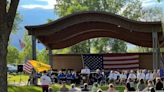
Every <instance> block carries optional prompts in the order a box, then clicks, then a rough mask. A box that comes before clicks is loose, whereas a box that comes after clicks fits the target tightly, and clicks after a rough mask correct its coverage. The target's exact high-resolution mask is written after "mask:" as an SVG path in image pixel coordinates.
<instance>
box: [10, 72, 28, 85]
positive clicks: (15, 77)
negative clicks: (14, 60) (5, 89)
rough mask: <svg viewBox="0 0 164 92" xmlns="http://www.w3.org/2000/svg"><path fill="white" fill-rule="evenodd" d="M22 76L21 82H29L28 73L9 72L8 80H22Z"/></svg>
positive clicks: (11, 81)
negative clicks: (14, 73) (16, 73)
mask: <svg viewBox="0 0 164 92" xmlns="http://www.w3.org/2000/svg"><path fill="white" fill-rule="evenodd" d="M20 78H21V82H27V81H28V78H29V76H28V75H24V74H22V75H11V74H8V78H7V81H8V83H14V82H20Z"/></svg>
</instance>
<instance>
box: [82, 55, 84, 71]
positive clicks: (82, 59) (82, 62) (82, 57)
mask: <svg viewBox="0 0 164 92" xmlns="http://www.w3.org/2000/svg"><path fill="white" fill-rule="evenodd" d="M81 60H82V63H83V68H84V59H83V55H82V54H81Z"/></svg>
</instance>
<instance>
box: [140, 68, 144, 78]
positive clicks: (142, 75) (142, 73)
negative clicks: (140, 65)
mask: <svg viewBox="0 0 164 92" xmlns="http://www.w3.org/2000/svg"><path fill="white" fill-rule="evenodd" d="M141 79H143V80H145V73H144V70H143V71H142V72H141V75H140V80H141Z"/></svg>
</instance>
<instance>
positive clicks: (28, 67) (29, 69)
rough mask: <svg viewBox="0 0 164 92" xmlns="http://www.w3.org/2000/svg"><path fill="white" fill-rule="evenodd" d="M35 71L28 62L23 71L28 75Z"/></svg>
mask: <svg viewBox="0 0 164 92" xmlns="http://www.w3.org/2000/svg"><path fill="white" fill-rule="evenodd" d="M32 69H33V66H32V65H31V64H30V62H29V61H27V63H26V64H25V65H24V66H23V71H24V72H26V73H31V71H32Z"/></svg>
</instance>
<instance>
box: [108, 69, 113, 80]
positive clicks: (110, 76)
mask: <svg viewBox="0 0 164 92" xmlns="http://www.w3.org/2000/svg"><path fill="white" fill-rule="evenodd" d="M108 78H109V80H114V72H113V71H110V74H109V76H108Z"/></svg>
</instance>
